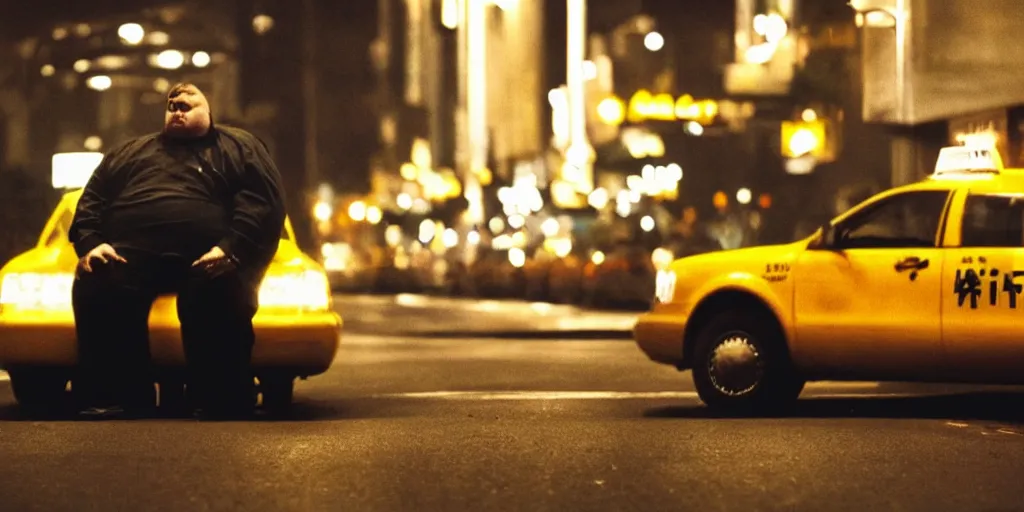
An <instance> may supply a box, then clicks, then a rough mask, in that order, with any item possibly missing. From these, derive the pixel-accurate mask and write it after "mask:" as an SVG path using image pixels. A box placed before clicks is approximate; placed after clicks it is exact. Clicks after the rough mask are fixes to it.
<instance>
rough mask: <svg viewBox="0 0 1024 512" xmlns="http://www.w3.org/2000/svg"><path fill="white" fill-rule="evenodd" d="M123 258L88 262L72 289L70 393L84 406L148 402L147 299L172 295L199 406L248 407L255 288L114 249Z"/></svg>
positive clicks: (180, 263) (185, 264)
mask: <svg viewBox="0 0 1024 512" xmlns="http://www.w3.org/2000/svg"><path fill="white" fill-rule="evenodd" d="M119 253H120V254H121V255H122V256H123V257H124V258H125V259H127V260H128V262H127V263H107V264H95V265H93V271H92V272H81V273H80V275H79V277H78V278H77V279H76V280H75V283H74V287H73V290H72V304H73V307H74V312H75V328H76V331H77V334H78V359H79V368H78V372H77V375H76V376H75V378H74V380H73V381H72V390H73V392H74V395H75V396H76V397H77V398H78V402H79V404H80V405H82V406H83V407H108V406H123V407H132V408H136V407H140V408H148V407H152V406H153V405H154V402H155V400H154V398H155V393H154V387H153V383H154V380H155V375H154V368H153V365H152V361H151V357H150V353H149V324H148V321H149V315H150V309H151V307H152V305H153V301H154V300H155V299H156V298H157V297H158V296H159V295H163V294H169V293H173V294H176V295H177V298H178V300H177V305H178V318H179V320H180V322H181V337H182V341H183V343H184V349H185V358H186V361H187V366H188V368H187V372H186V386H187V388H188V395H189V397H190V399H191V401H192V402H193V403H194V405H196V406H198V407H200V408H202V409H206V410H210V411H212V410H221V411H225V410H228V411H238V410H239V409H240V408H248V409H250V410H251V408H252V406H253V402H254V396H255V390H254V384H253V374H252V369H251V357H252V347H253V343H254V342H255V334H254V333H253V327H252V318H253V316H254V315H255V313H256V307H257V306H256V297H255V290H254V289H253V286H252V285H251V284H247V283H246V282H245V281H244V280H243V279H241V278H240V276H239V274H238V273H237V272H234V271H232V272H228V273H226V274H223V275H220V276H217V277H210V276H209V275H208V274H207V273H206V272H205V271H203V270H201V269H198V268H192V267H191V261H192V260H191V259H190V258H184V257H179V256H175V255H161V256H156V255H149V254H146V253H131V252H125V251H119Z"/></svg>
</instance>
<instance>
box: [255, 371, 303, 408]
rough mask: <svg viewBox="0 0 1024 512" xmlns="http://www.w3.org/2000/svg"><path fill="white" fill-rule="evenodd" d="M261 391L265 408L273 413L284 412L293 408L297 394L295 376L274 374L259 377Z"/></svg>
mask: <svg viewBox="0 0 1024 512" xmlns="http://www.w3.org/2000/svg"><path fill="white" fill-rule="evenodd" d="M259 391H260V395H261V396H262V403H263V409H264V410H266V411H267V412H269V413H271V414H284V413H287V412H289V411H290V410H291V407H292V399H293V398H294V396H295V376H293V375H283V374H272V375H263V376H260V377H259Z"/></svg>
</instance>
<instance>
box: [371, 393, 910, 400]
mask: <svg viewBox="0 0 1024 512" xmlns="http://www.w3.org/2000/svg"><path fill="white" fill-rule="evenodd" d="M814 396H815V397H816V398H892V397H896V396H914V395H911V394H906V395H904V394H898V393H827V392H825V393H822V392H820V391H819V392H816V393H814ZM373 398H407V399H436V400H477V401H495V400H504V401H532V400H697V399H698V396H697V393H696V392H695V391H422V392H411V393H384V394H378V395H374V396H373Z"/></svg>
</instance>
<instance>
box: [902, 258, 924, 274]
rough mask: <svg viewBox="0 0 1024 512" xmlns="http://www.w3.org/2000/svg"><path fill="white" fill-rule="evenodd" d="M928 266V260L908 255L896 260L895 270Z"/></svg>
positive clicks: (920, 268)
mask: <svg viewBox="0 0 1024 512" xmlns="http://www.w3.org/2000/svg"><path fill="white" fill-rule="evenodd" d="M926 268H928V260H927V259H921V258H918V257H917V256H909V257H906V258H903V259H902V260H900V261H898V262H896V271H897V272H906V271H908V270H924V269H926Z"/></svg>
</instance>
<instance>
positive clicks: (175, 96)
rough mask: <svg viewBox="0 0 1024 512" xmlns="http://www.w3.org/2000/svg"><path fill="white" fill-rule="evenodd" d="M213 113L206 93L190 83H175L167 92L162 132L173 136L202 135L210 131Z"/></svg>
mask: <svg viewBox="0 0 1024 512" xmlns="http://www.w3.org/2000/svg"><path fill="white" fill-rule="evenodd" d="M212 125H213V115H212V114H211V113H210V103H209V102H208V101H207V100H206V95H204V94H203V91H200V90H199V88H198V87H196V86H195V85H192V84H187V83H183V84H177V85H175V86H174V87H171V90H170V91H169V92H168V93H167V110H166V112H165V113H164V133H166V134H168V135H171V136H173V137H181V138H189V137H202V136H203V135H206V134H207V133H208V132H209V131H210V127H211V126H212Z"/></svg>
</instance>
